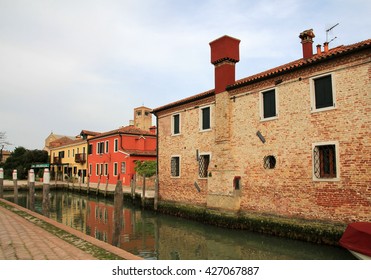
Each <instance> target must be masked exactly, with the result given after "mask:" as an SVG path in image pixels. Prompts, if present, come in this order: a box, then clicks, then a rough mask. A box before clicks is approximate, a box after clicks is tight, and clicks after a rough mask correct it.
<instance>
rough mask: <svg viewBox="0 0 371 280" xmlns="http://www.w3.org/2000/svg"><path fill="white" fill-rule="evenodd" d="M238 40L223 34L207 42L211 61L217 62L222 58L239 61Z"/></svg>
mask: <svg viewBox="0 0 371 280" xmlns="http://www.w3.org/2000/svg"><path fill="white" fill-rule="evenodd" d="M240 42H241V41H240V40H239V39H236V38H233V37H230V36H228V35H224V36H222V37H220V38H218V39H216V40H214V41H212V42H210V43H209V45H210V47H211V63H212V64H217V63H219V62H221V61H224V60H229V61H232V62H238V61H240V52H239V44H240Z"/></svg>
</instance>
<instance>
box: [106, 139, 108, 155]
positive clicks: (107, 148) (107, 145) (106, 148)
mask: <svg viewBox="0 0 371 280" xmlns="http://www.w3.org/2000/svg"><path fill="white" fill-rule="evenodd" d="M106 154H108V141H106Z"/></svg>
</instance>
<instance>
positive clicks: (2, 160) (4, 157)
mask: <svg viewBox="0 0 371 280" xmlns="http://www.w3.org/2000/svg"><path fill="white" fill-rule="evenodd" d="M0 152H1V155H0V163H5V162H6V160H7V159H8V157H10V155H11V153H12V152H10V151H6V150H1V151H0Z"/></svg>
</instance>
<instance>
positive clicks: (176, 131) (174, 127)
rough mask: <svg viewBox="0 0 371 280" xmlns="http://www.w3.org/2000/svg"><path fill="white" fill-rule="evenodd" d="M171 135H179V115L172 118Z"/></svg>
mask: <svg viewBox="0 0 371 280" xmlns="http://www.w3.org/2000/svg"><path fill="white" fill-rule="evenodd" d="M171 124H172V133H173V135H178V134H180V114H175V115H173V116H172V123H171Z"/></svg>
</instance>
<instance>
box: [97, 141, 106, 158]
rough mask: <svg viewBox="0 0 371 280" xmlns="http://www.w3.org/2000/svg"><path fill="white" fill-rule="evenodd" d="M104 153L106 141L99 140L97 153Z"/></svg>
mask: <svg viewBox="0 0 371 280" xmlns="http://www.w3.org/2000/svg"><path fill="white" fill-rule="evenodd" d="M103 153H104V142H98V143H97V154H98V155H99V154H103Z"/></svg>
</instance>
